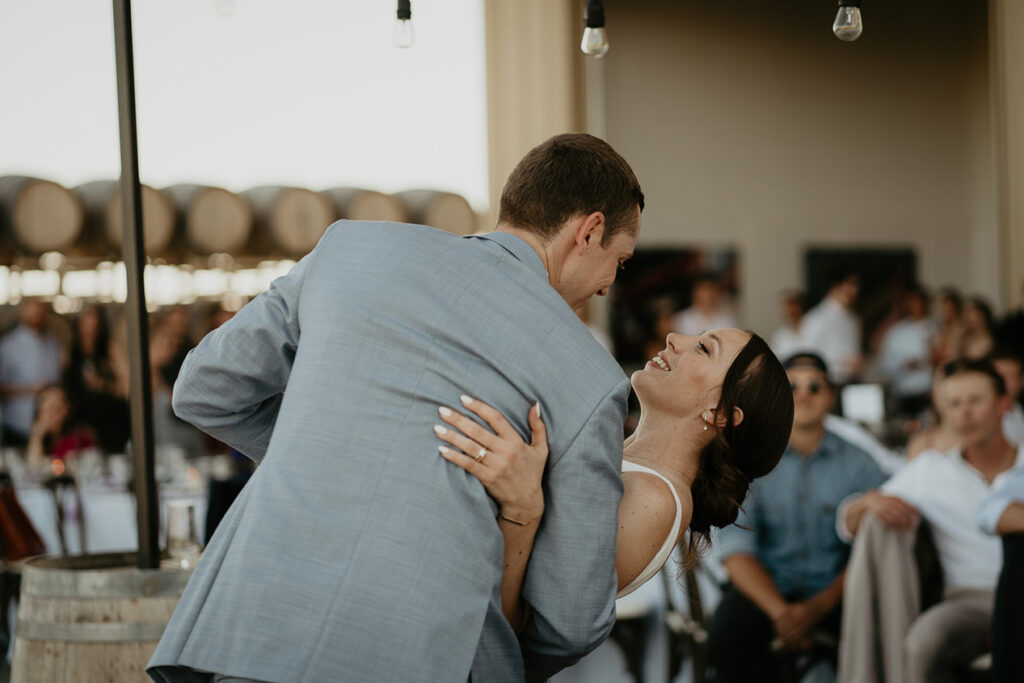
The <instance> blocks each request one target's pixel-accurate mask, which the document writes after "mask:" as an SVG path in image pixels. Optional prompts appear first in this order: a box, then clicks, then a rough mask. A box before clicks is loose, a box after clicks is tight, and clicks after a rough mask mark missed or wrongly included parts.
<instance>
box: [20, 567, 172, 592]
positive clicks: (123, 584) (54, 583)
mask: <svg viewBox="0 0 1024 683" xmlns="http://www.w3.org/2000/svg"><path fill="white" fill-rule="evenodd" d="M52 564H53V562H49V563H43V562H36V563H33V562H30V563H28V564H26V565H25V567H24V568H23V569H22V576H21V593H22V595H31V596H34V597H39V598H69V599H83V598H85V599H93V598H140V597H141V598H152V597H180V596H181V594H182V592H183V591H184V590H185V585H186V584H187V583H188V580H189V577H191V575H192V572H191V571H190V570H184V569H182V570H173V569H137V568H134V567H116V568H103V569H75V568H67V569H65V568H62V567H53V566H48V565H52Z"/></svg>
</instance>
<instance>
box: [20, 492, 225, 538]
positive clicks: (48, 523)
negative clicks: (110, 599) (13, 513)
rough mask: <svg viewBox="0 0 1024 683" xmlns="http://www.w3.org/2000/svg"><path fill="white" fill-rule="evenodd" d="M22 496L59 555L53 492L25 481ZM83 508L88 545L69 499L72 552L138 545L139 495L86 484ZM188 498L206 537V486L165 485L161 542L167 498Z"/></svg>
mask: <svg viewBox="0 0 1024 683" xmlns="http://www.w3.org/2000/svg"><path fill="white" fill-rule="evenodd" d="M16 490H17V495H18V500H19V501H20V502H21V505H22V507H23V508H24V509H25V513H26V514H27V515H28V516H29V519H31V520H32V524H33V525H34V526H35V528H36V531H38V532H39V535H40V536H41V537H42V539H43V542H44V543H45V544H46V551H47V553H49V554H52V555H59V554H60V552H61V548H60V537H59V536H58V532H57V512H56V510H55V509H54V504H53V498H52V496H51V495H50V492H49V491H48V490H47V489H45V488H41V487H31V486H27V485H22V486H20V487H18V488H17V489H16ZM81 497H82V508H83V510H82V512H83V513H84V516H85V541H86V543H85V548H83V547H82V542H81V538H80V537H79V526H78V516H79V511H77V510H76V509H75V503H74V500H69V501H68V502H67V507H66V510H65V513H64V538H65V539H67V544H68V552H69V553H71V554H79V553H83V552H85V553H107V552H116V551H125V550H128V551H130V550H136V549H137V548H138V526H137V520H136V511H135V497H134V496H133V495H131V494H130V493H128V492H127V491H125V490H123V489H110V488H84V489H83V490H82V492H81ZM182 498H185V499H188V500H191V501H193V503H194V504H195V508H196V519H195V522H196V533H197V538H198V539H199V540H200V542H201V541H202V538H203V528H204V526H205V522H206V491H205V489H196V488H189V489H163V490H161V491H160V546H161V548H162V547H163V544H164V538H165V532H166V519H167V501H168V500H173V499H182Z"/></svg>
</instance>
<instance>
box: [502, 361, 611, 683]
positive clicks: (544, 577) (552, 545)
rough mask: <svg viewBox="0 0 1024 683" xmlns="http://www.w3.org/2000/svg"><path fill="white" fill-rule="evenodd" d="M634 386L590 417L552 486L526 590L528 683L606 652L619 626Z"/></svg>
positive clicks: (551, 476)
mask: <svg viewBox="0 0 1024 683" xmlns="http://www.w3.org/2000/svg"><path fill="white" fill-rule="evenodd" d="M628 392H629V382H628V381H627V380H623V381H622V382H620V383H619V384H617V385H616V386H615V388H614V389H613V390H612V391H611V392H609V393H608V394H607V395H606V396H605V397H604V398H603V399H602V400H601V402H600V403H599V404H598V406H597V407H596V408H595V410H594V412H593V413H591V415H590V417H589V418H588V420H587V422H586V423H585V425H584V426H583V428H582V429H581V430H580V432H579V433H578V434H577V435H576V437H575V439H573V442H572V445H571V446H570V447H569V448H568V450H567V451H566V452H565V453H564V454H563V455H562V457H561V458H560V459H559V460H558V462H557V463H555V464H554V465H553V466H552V467H551V469H550V471H549V472H548V474H547V477H546V481H545V512H544V518H543V520H542V523H541V528H540V529H539V530H538V533H537V539H536V541H535V542H534V547H533V554H532V556H531V558H530V564H529V567H528V568H527V572H526V578H525V580H524V582H523V598H524V599H525V600H526V602H528V603H530V606H531V607H532V608H533V617H532V619H531V620H530V622H529V624H528V626H527V627H526V629H524V631H523V633H522V634H521V635H520V645H521V648H522V652H523V660H524V664H525V667H526V680H528V681H533V680H545V679H547V678H548V677H550V676H552V675H553V674H555V673H557V672H558V671H559V670H561V669H563V668H565V667H566V666H569V665H571V664H573V663H575V662H576V661H577V660H579V659H580V657H582V656H583V655H585V654H587V653H588V652H590V651H591V650H593V649H594V648H596V647H597V646H598V645H600V644H601V643H602V642H603V641H604V639H605V638H607V637H608V634H609V633H610V631H611V628H612V625H613V624H614V622H615V593H616V589H617V587H618V580H617V577H616V574H615V534H616V531H617V529H618V507H619V501H620V499H621V498H622V426H623V422H624V420H625V409H626V398H627V395H628Z"/></svg>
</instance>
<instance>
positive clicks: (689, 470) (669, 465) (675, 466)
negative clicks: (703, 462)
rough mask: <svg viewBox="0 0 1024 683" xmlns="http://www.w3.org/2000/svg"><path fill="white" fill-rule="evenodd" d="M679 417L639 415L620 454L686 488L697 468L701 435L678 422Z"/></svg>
mask: <svg viewBox="0 0 1024 683" xmlns="http://www.w3.org/2000/svg"><path fill="white" fill-rule="evenodd" d="M680 423H681V421H680V420H679V418H671V419H662V420H659V419H650V418H647V417H641V418H640V424H638V425H637V428H636V431H635V432H634V433H633V438H632V440H631V441H630V442H629V445H628V446H626V448H625V449H624V451H623V456H624V457H625V458H626V459H627V460H631V461H633V462H635V463H638V464H640V465H646V466H648V467H650V468H651V469H655V470H657V471H658V472H660V473H661V474H663V475H665V476H667V477H669V478H670V479H673V480H674V483H676V484H677V485H680V486H682V485H685V486H686V487H687V488H689V487H690V486H692V485H693V481H694V479H696V478H697V474H698V472H699V471H700V452H701V449H702V448H703V444H702V439H700V438H699V437H697V436H696V435H694V434H692V433H690V432H689V430H687V429H685V428H683V427H681V426H680Z"/></svg>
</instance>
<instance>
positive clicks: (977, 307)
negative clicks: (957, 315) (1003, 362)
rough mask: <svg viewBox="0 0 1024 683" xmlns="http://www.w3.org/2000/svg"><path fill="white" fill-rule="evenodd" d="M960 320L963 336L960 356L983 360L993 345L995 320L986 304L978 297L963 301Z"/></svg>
mask: <svg viewBox="0 0 1024 683" xmlns="http://www.w3.org/2000/svg"><path fill="white" fill-rule="evenodd" d="M961 320H963V324H964V334H963V337H961V340H960V354H961V355H962V356H963V357H964V358H984V357H985V356H987V355H988V354H989V353H991V352H992V347H993V345H994V344H995V340H994V337H993V335H994V332H995V319H994V318H993V317H992V308H991V307H990V306H989V305H988V303H987V302H985V300H984V299H982V298H980V297H976V296H972V297H968V298H967V299H965V300H964V307H963V313H962V314H961Z"/></svg>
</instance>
